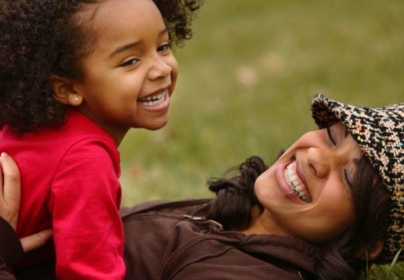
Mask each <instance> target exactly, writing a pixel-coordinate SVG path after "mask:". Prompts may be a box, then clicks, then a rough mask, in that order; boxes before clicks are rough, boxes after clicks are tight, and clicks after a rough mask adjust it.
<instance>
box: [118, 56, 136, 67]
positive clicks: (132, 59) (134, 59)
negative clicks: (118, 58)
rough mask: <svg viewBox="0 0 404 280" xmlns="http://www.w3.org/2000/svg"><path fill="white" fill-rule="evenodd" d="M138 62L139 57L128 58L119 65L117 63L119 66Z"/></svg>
mask: <svg viewBox="0 0 404 280" xmlns="http://www.w3.org/2000/svg"><path fill="white" fill-rule="evenodd" d="M138 62H139V59H137V58H131V59H128V60H126V61H124V62H123V63H121V65H119V66H121V67H126V66H131V65H135V64H136V63H138Z"/></svg>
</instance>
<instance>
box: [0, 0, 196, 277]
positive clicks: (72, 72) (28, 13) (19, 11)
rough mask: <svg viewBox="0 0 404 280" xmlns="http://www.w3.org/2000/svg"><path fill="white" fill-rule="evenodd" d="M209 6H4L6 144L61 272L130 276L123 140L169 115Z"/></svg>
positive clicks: (1, 143)
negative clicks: (197, 25)
mask: <svg viewBox="0 0 404 280" xmlns="http://www.w3.org/2000/svg"><path fill="white" fill-rule="evenodd" d="M198 6H199V1H198V0H193V1H191V0H187V1H182V0H176V1H172V0H170V1H168V0H155V1H152V0H82V1H73V0H62V1H60V0H28V1H27V0H16V1H7V3H2V4H1V13H0V46H1V48H0V81H1V82H0V128H1V131H0V150H1V151H5V152H7V153H8V154H10V155H11V156H13V157H14V158H15V159H16V161H17V164H18V166H19V168H20V169H21V175H22V185H23V191H22V203H21V209H20V221H19V223H18V226H17V232H18V234H19V236H20V237H24V236H27V235H31V234H32V233H34V232H37V231H40V230H43V229H46V228H50V227H52V228H53V232H54V235H53V236H54V244H55V249H56V259H57V267H56V275H57V277H58V278H60V279H83V278H86V279H122V278H123V276H124V274H125V267H124V263H123V259H122V254H123V230H122V223H121V219H120V217H119V207H120V201H121V189H120V184H119V181H118V177H119V174H120V167H119V153H118V150H117V147H118V145H119V144H120V142H121V141H122V139H123V137H124V136H125V134H126V133H127V131H128V130H129V129H130V128H132V127H134V128H146V129H151V130H156V129H160V128H162V127H163V126H164V125H165V124H166V123H167V121H168V109H169V105H170V97H171V95H172V93H173V91H174V88H175V84H176V79H177V74H178V65H177V62H176V60H175V58H174V55H173V53H172V51H171V44H176V43H180V42H181V41H183V40H185V39H189V38H190V35H191V30H190V23H191V14H192V12H193V11H194V10H195V9H196V8H198ZM95 213H96V215H94V214H95ZM47 253H48V252H44V253H43V255H44V256H45V255H46V254H47ZM39 259H40V256H38V255H36V256H35V261H37V260H39ZM31 261H32V260H31ZM26 263H27V264H30V263H31V262H30V260H27V262H26Z"/></svg>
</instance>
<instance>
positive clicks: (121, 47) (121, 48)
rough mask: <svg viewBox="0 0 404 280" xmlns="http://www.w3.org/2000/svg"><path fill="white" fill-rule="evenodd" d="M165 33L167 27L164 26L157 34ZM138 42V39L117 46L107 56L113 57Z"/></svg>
mask: <svg viewBox="0 0 404 280" xmlns="http://www.w3.org/2000/svg"><path fill="white" fill-rule="evenodd" d="M166 33H168V31H167V27H165V28H164V29H163V30H161V31H160V32H159V36H160V37H161V36H163V35H164V34H166ZM139 43H140V41H136V42H132V43H129V44H126V45H123V46H120V47H117V48H116V49H115V50H114V51H113V52H112V53H111V54H110V55H109V58H112V57H114V56H115V55H117V54H118V53H121V52H123V51H126V50H127V49H130V48H133V47H134V46H136V45H138V44H139Z"/></svg>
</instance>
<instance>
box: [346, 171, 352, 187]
mask: <svg viewBox="0 0 404 280" xmlns="http://www.w3.org/2000/svg"><path fill="white" fill-rule="evenodd" d="M344 181H345V183H346V184H347V185H348V186H349V187H350V188H351V189H352V188H353V185H352V182H351V180H350V179H349V176H348V172H347V170H346V169H344Z"/></svg>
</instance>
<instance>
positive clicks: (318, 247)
mask: <svg viewBox="0 0 404 280" xmlns="http://www.w3.org/2000/svg"><path fill="white" fill-rule="evenodd" d="M311 109H312V114H313V118H314V120H315V121H316V123H317V124H318V126H319V128H320V129H319V130H315V131H310V132H308V133H306V134H304V135H302V136H301V137H300V138H299V139H298V140H297V141H296V142H295V143H294V144H293V145H291V146H290V147H289V148H288V149H287V150H286V151H285V152H284V153H282V155H281V156H280V157H279V158H278V159H277V160H276V162H275V163H273V164H272V166H270V167H269V168H268V166H267V165H266V164H265V163H264V161H263V160H262V159H261V158H260V157H257V156H253V157H250V158H249V159H247V160H246V161H245V162H244V163H242V164H241V165H240V166H239V167H238V172H237V174H234V173H229V177H225V178H217V179H212V180H210V181H209V189H210V190H211V191H213V192H214V193H216V198H214V199H200V200H183V201H175V202H162V201H157V202H156V201H154V202H146V203H143V204H140V205H137V206H134V207H132V208H128V209H123V210H122V211H121V215H122V220H123V224H124V230H125V264H126V267H127V274H126V279H175V280H179V279H201V280H202V279H268V278H269V279H323V280H325V279H327V280H330V279H358V278H359V275H360V274H361V273H362V272H363V271H364V270H365V269H366V268H367V267H368V265H369V264H372V263H385V262H387V261H390V260H391V259H392V258H393V257H394V256H395V254H396V253H397V252H398V250H399V249H400V248H401V247H402V246H403V245H404V233H403V232H404V230H403V229H404V226H403V217H402V213H403V212H404V211H403V210H404V206H403V204H402V203H401V201H402V199H403V193H404V192H403V189H404V180H403V179H402V178H403V175H404V174H403V172H404V171H403V170H404V165H403V162H404V149H403V148H402V147H403V144H402V142H401V139H403V137H404V105H400V104H398V105H393V106H387V107H382V108H376V109H372V108H367V107H356V106H351V105H346V104H342V103H339V102H337V101H334V100H332V99H329V98H327V97H325V96H323V95H317V96H316V97H315V98H314V99H313V101H312V105H311ZM233 171H235V170H233ZM8 187H10V186H8ZM5 188H6V186H5ZM0 210H1V209H0ZM0 215H2V213H1V211H0ZM3 227H5V225H4V223H3ZM4 232H6V229H4ZM0 233H3V231H2V228H1V227H0ZM6 238H7V240H9V241H10V242H12V241H13V242H16V239H15V236H12V235H11V234H10V230H8V236H7V237H6ZM1 249H2V248H0V253H1ZM3 254H4V253H3ZM4 255H6V254H4ZM401 258H402V257H401ZM0 265H1V263H0ZM0 267H1V266H0ZM3 271H5V270H4V269H3ZM50 271H52V268H51V267H42V269H38V270H37V273H39V274H40V276H41V277H44V276H45V275H47V273H49V272H50ZM30 276H31V277H32V274H30Z"/></svg>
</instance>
